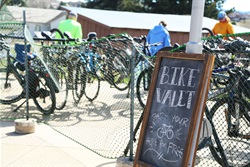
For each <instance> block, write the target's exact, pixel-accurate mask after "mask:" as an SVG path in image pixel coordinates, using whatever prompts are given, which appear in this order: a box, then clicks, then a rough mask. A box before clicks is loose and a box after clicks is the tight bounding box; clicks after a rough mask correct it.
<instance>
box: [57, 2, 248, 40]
mask: <svg viewBox="0 0 250 167" xmlns="http://www.w3.org/2000/svg"><path fill="white" fill-rule="evenodd" d="M60 9H62V10H65V11H67V12H69V11H71V10H73V11H76V12H77V13H78V21H79V22H80V23H81V24H82V28H83V34H84V38H87V34H88V33H89V32H92V31H95V32H96V33H97V34H98V37H103V36H107V35H108V34H119V33H123V32H126V33H128V34H129V35H131V36H141V35H147V34H148V31H149V30H150V29H151V28H153V27H154V26H155V25H156V24H158V23H159V22H160V21H161V20H162V19H165V20H166V21H167V22H168V26H167V28H168V30H169V33H170V36H171V43H172V44H174V43H179V44H183V43H186V42H188V39H189V32H190V23H191V16H190V15H171V14H153V13H135V12H126V11H110V10H98V9H88V8H78V7H68V6H61V8H60ZM215 23H217V20H214V19H210V18H207V17H204V18H203V23H202V24H203V27H207V28H210V29H212V28H213V26H214V25H215ZM234 28H235V32H236V33H243V32H250V29H248V28H243V27H239V26H234Z"/></svg>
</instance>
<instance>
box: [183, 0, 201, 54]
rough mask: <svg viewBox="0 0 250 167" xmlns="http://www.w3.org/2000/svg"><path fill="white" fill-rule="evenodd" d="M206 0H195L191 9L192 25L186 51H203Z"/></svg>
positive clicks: (198, 52) (199, 52)
mask: <svg viewBox="0 0 250 167" xmlns="http://www.w3.org/2000/svg"><path fill="white" fill-rule="evenodd" d="M204 7H205V0H193V1H192V11H191V25H190V34H189V42H188V43H187V47H186V53H197V54H201V53H202V42H201V33H202V26H203V25H202V23H203V15H204Z"/></svg>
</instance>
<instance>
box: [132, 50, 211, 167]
mask: <svg viewBox="0 0 250 167" xmlns="http://www.w3.org/2000/svg"><path fill="white" fill-rule="evenodd" d="M214 58H215V57H214V55H208V54H205V55H204V54H188V53H170V52H167V51H160V52H158V54H157V59H156V64H155V68H154V71H153V76H152V80H151V84H150V90H149V94H148V100H147V103H146V107H145V111H144V117H143V122H142V127H141V131H140V137H139V142H138V146H137V150H136V156H135V159H134V166H135V167H154V166H159V167H166V166H168V167H171V166H174V167H186V166H189V165H190V164H189V165H188V163H189V159H190V154H191V150H192V147H195V150H197V145H198V140H197V138H194V134H195V127H196V126H199V131H198V136H199V132H200V127H201V119H202V118H200V119H199V117H198V113H200V112H202V115H203V114H204V108H205V103H206V100H207V93H208V89H209V86H208V85H209V83H210V77H211V73H212V67H213V63H214ZM164 59H165V60H164ZM166 59H167V60H168V61H172V60H173V61H176V60H177V62H179V61H181V62H183V64H185V66H187V67H188V65H187V64H188V63H189V61H190V62H194V63H196V62H197V63H200V64H199V67H201V68H200V69H199V71H200V74H199V81H197V83H198V85H197V90H196V91H195V93H194V94H195V95H194V99H193V102H192V103H193V107H192V108H191V109H190V111H192V113H190V115H191V116H190V120H189V126H188V127H187V130H186V132H185V133H187V134H186V135H187V136H184V137H185V139H184V140H185V143H184V144H185V145H184V146H183V149H182V152H181V153H182V154H181V153H180V155H179V160H178V162H177V160H176V163H175V162H174V161H173V162H170V161H172V160H170V159H171V155H170V156H168V155H167V156H165V157H167V158H169V157H170V159H169V161H166V163H167V164H164V165H163V163H165V161H164V162H162V163H161V162H160V160H161V159H163V157H164V154H165V152H164V150H165V148H164V149H163V150H160V151H163V152H160V151H159V152H157V151H158V150H157V149H151V148H148V146H147V145H148V144H147V143H148V141H150V140H151V137H150V139H149V138H147V142H146V141H145V140H146V139H145V138H146V136H147V135H148V132H151V131H154V132H155V133H156V130H151V131H149V129H150V128H152V124H150V125H149V119H150V116H152V114H153V112H154V111H153V110H155V108H153V107H152V102H153V100H154V95H155V94H156V91H155V89H156V86H158V85H157V82H159V81H158V75H159V71H160V69H161V63H162V62H163V61H164V62H167V61H166ZM183 85H184V84H183ZM205 85H206V86H205ZM157 91H158V89H157ZM155 97H157V96H156V95H155ZM202 99H203V100H202ZM153 106H156V105H153ZM159 106H160V104H159ZM157 107H158V104H157ZM201 107H202V111H200V110H201ZM167 112H172V113H173V111H170V110H168V111H167ZM178 112H179V111H178ZM163 113H164V111H163ZM169 117H170V116H169ZM151 120H152V118H151ZM152 122H153V121H152ZM158 122H159V121H158ZM169 122H170V121H169ZM150 123H151V122H150ZM164 123H165V122H164ZM157 124H161V123H157ZM161 125H163V124H161ZM149 126H150V128H149ZM157 128H158V127H156V128H155V129H157ZM154 132H152V133H154ZM157 133H158V130H157ZM179 135H180V136H181V135H182V133H179ZM173 136H174V135H173ZM154 137H155V138H157V139H158V135H155V136H154ZM152 138H153V137H152ZM176 138H177V137H176ZM168 139H169V138H167V139H166V140H168ZM164 140H165V139H164ZM178 140H179V139H178ZM193 140H195V141H196V142H195V143H196V145H195V146H193V145H192V142H193ZM161 141H162V140H161ZM154 142H155V143H154V145H155V146H156V147H157V148H158V147H159V146H158V145H157V144H159V143H160V142H157V141H156V140H155V141H154ZM156 143H157V144H156ZM169 143H170V142H169ZM151 144H152V143H151ZM165 144H167V142H166V143H165ZM144 145H145V148H144ZM145 150H146V151H145ZM148 150H151V151H152V150H154V151H152V153H151V154H152V155H147V156H149V157H150V158H148V157H146V156H145V157H144V155H145V154H146V152H147V151H148ZM143 151H144V152H143ZM166 152H167V149H166ZM142 154H143V155H142ZM147 154H148V152H147ZM175 156H176V155H175ZM151 157H152V160H153V161H154V162H152V161H150V159H151ZM180 157H181V158H180ZM194 158H195V156H194ZM148 159H149V160H148ZM165 159H166V158H165ZM165 159H164V160H165ZM158 160H159V164H158ZM151 162H152V163H151ZM155 163H157V164H155ZM193 163H194V159H193ZM191 165H192V166H193V165H194V164H191Z"/></svg>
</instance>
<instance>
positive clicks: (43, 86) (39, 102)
mask: <svg viewBox="0 0 250 167" xmlns="http://www.w3.org/2000/svg"><path fill="white" fill-rule="evenodd" d="M38 78H39V91H40V93H39V96H37V97H33V101H34V103H35V105H36V107H37V109H38V110H39V111H40V112H42V113H43V114H44V115H49V114H52V113H53V112H54V110H55V108H56V96H55V90H54V86H53V83H52V82H53V80H52V79H51V78H50V77H49V75H47V73H46V72H38Z"/></svg>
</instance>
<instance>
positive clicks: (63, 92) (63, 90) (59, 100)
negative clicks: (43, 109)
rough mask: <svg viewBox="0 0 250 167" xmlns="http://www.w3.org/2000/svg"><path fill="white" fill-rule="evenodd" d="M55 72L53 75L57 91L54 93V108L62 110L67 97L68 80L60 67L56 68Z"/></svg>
mask: <svg viewBox="0 0 250 167" xmlns="http://www.w3.org/2000/svg"><path fill="white" fill-rule="evenodd" d="M55 72H56V73H55V77H56V80H57V82H58V86H59V92H57V93H56V94H55V95H56V109H57V110H62V109H63V108H64V107H65V106H66V103H67V99H68V81H67V78H66V73H65V72H64V71H63V70H62V69H60V68H57V69H56V71H55Z"/></svg>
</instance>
